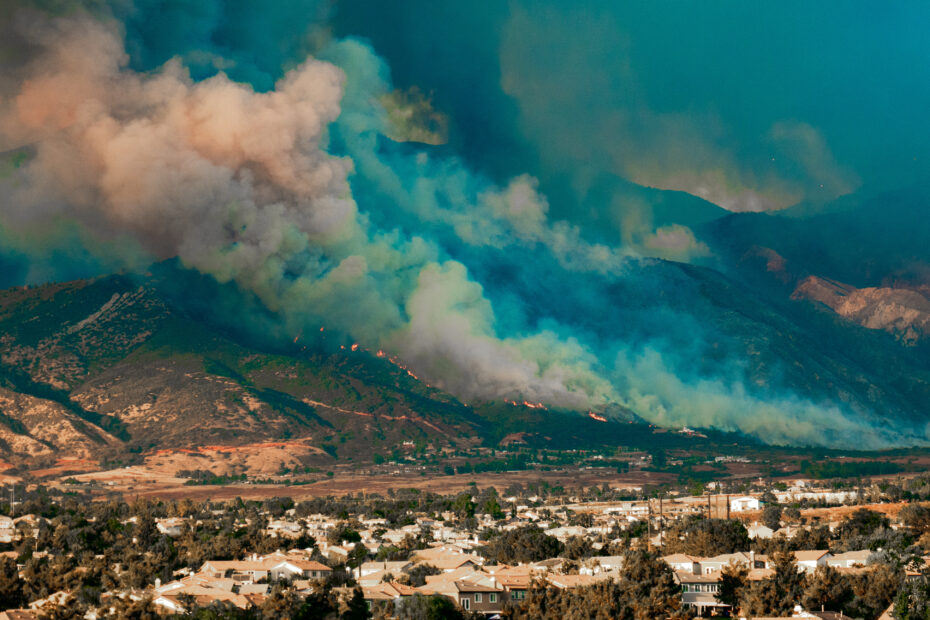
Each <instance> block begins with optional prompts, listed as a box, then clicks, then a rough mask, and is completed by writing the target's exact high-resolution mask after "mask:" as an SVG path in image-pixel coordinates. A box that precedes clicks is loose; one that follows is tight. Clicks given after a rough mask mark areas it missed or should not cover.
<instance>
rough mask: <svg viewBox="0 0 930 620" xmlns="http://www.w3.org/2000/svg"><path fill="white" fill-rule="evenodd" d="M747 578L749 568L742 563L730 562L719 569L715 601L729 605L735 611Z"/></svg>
mask: <svg viewBox="0 0 930 620" xmlns="http://www.w3.org/2000/svg"><path fill="white" fill-rule="evenodd" d="M748 579H749V569H748V568H746V567H745V566H743V565H742V564H737V563H735V562H731V563H729V564H727V565H726V566H724V567H723V570H722V571H720V582H719V584H718V590H717V601H719V602H720V603H723V604H724V605H729V606H730V608H731V609H733V610H734V611H736V609H737V608H738V607H739V602H740V598H742V596H743V591H744V590H745V588H746V583H747V581H748Z"/></svg>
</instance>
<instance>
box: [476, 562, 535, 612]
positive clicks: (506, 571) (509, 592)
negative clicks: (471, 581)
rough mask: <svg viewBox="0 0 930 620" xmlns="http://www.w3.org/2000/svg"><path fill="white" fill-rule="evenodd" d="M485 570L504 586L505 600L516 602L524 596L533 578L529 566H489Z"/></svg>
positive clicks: (520, 600)
mask: <svg viewBox="0 0 930 620" xmlns="http://www.w3.org/2000/svg"><path fill="white" fill-rule="evenodd" d="M491 571H494V572H491ZM487 572H488V573H491V574H492V575H494V578H495V579H497V582H498V583H499V584H501V586H502V587H503V588H504V591H505V592H506V598H507V600H510V601H513V602H514V603H516V604H519V603H520V602H522V601H523V600H524V599H525V598H526V593H527V591H528V590H529V589H530V585H531V584H532V582H533V578H534V572H533V569H532V568H531V567H529V566H505V567H491V568H488V569H487Z"/></svg>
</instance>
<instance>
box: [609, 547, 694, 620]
mask: <svg viewBox="0 0 930 620" xmlns="http://www.w3.org/2000/svg"><path fill="white" fill-rule="evenodd" d="M620 579H621V591H622V593H623V595H624V598H625V600H626V601H628V604H630V605H631V608H632V612H633V613H632V618H633V619H634V620H653V619H654V618H670V617H675V616H677V615H679V614H680V613H681V589H680V588H679V586H678V585H677V584H676V583H675V577H674V575H673V574H672V569H671V568H669V566H668V564H666V563H665V562H663V561H662V560H661V559H659V556H657V555H656V554H654V553H650V552H648V551H644V550H635V551H630V552H629V553H627V554H626V555H625V556H624V560H623V567H622V568H621V569H620Z"/></svg>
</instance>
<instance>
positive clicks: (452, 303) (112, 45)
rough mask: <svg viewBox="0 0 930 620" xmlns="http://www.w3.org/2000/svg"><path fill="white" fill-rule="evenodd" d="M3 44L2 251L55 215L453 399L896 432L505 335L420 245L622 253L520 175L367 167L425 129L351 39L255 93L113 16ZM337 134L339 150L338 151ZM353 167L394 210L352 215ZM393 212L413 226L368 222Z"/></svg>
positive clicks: (591, 257)
mask: <svg viewBox="0 0 930 620" xmlns="http://www.w3.org/2000/svg"><path fill="white" fill-rule="evenodd" d="M15 32H16V36H17V39H18V40H19V41H21V42H23V46H24V47H23V48H22V49H26V50H28V53H24V54H25V55H24V56H23V57H22V62H20V63H18V64H17V67H18V71H17V74H16V76H15V77H11V78H10V79H7V80H5V82H4V85H3V91H2V102H0V140H2V143H0V151H10V152H13V151H17V150H18V149H19V150H22V149H25V150H28V151H29V156H28V159H27V160H25V161H22V162H20V163H18V164H17V165H16V166H14V167H12V168H11V169H10V170H8V171H7V172H6V174H4V175H3V176H2V177H0V191H2V193H3V195H4V196H5V197H6V199H5V201H4V202H3V206H2V208H0V218H2V219H0V226H2V234H0V238H2V239H4V240H5V242H6V243H9V244H16V243H17V240H19V241H18V243H20V245H21V249H23V250H24V251H26V249H27V248H26V247H25V245H28V244H36V245H38V247H40V248H50V247H54V246H56V245H58V244H61V243H62V242H63V238H64V237H62V234H63V233H62V232H61V230H60V229H59V228H57V227H56V226H55V225H52V224H51V223H56V222H64V221H67V222H70V223H73V224H69V226H71V225H73V226H74V227H76V228H75V229H74V230H76V231H77V232H73V234H71V235H70V236H68V239H70V240H73V239H74V238H77V240H78V241H79V242H80V243H81V244H82V245H83V246H84V247H87V248H90V250H89V251H91V252H96V253H98V254H99V255H100V257H101V259H102V260H105V261H106V262H107V264H120V263H122V264H124V265H130V266H131V265H137V264H141V263H142V262H143V261H144V260H145V257H147V256H148V257H152V256H154V257H158V258H165V257H173V256H177V257H179V258H180V260H181V261H182V262H183V263H184V264H185V265H187V266H189V267H191V268H194V269H197V270H199V271H201V272H203V273H206V274H210V275H212V276H213V277H215V278H216V279H217V280H218V281H220V282H235V283H236V284H238V285H239V286H240V287H242V288H243V289H246V290H248V291H252V292H254V293H255V294H256V295H257V296H258V297H259V298H260V299H261V300H262V301H263V302H264V303H265V304H266V305H267V306H268V307H269V308H271V309H272V310H274V311H277V312H279V313H281V314H282V315H283V316H285V317H286V319H287V320H288V321H289V322H290V323H291V324H292V325H293V327H294V330H295V331H297V330H298V329H303V328H306V327H309V326H312V327H316V326H326V327H327V328H332V329H336V330H339V331H341V332H344V333H346V334H348V335H349V336H350V337H351V338H352V339H354V340H355V341H357V342H359V343H361V345H362V346H364V347H368V348H371V349H377V348H384V349H386V350H389V351H390V352H391V353H396V354H397V355H399V356H400V357H401V358H402V359H403V360H404V362H405V363H406V364H408V365H409V366H410V367H411V368H412V369H413V370H414V371H415V372H416V373H417V374H419V375H421V376H422V377H424V378H425V379H427V380H428V381H430V382H431V383H432V384H433V385H436V386H438V387H442V388H445V389H448V390H450V391H451V392H453V393H455V394H457V395H458V396H460V397H462V398H464V399H473V398H486V399H502V398H511V399H518V400H522V399H527V400H530V401H533V402H544V403H547V404H549V405H554V406H561V407H568V408H574V409H586V408H598V407H603V406H605V405H607V404H610V403H620V404H624V405H627V406H629V407H631V408H632V409H633V410H634V411H636V412H637V413H640V414H641V415H643V416H644V417H646V418H648V419H651V420H654V421H657V422H660V423H667V424H675V425H680V424H692V425H693V424H702V425H707V426H716V427H718V428H723V429H727V430H740V431H744V432H747V433H751V434H753V435H756V436H758V437H761V438H763V439H765V440H767V441H771V442H775V443H789V442H795V441H801V442H805V443H815V444H826V445H832V444H836V443H839V442H841V441H848V440H850V439H851V438H857V439H858V440H859V442H858V444H857V445H868V446H871V447H878V446H883V445H889V444H893V443H897V442H900V441H905V439H904V438H902V437H900V436H897V435H895V434H894V433H891V432H886V431H883V430H880V429H877V428H876V427H875V425H873V424H870V423H869V422H868V421H866V420H864V419H862V418H860V417H858V416H855V415H853V414H851V413H848V412H844V411H842V410H840V409H839V408H833V407H830V408H826V409H825V408H823V407H820V406H818V405H816V404H814V403H810V402H807V401H804V400H803V399H780V400H776V401H772V400H770V399H762V398H760V397H756V396H753V395H752V394H750V393H749V392H748V391H747V390H746V388H745V387H744V386H743V384H742V383H741V382H740V381H739V380H738V379H734V380H733V381H720V380H717V381H710V380H707V381H685V380H684V379H682V378H680V377H679V376H678V375H676V373H675V371H674V369H673V368H669V367H667V366H666V365H665V364H666V358H663V356H661V355H660V354H659V353H657V352H654V351H651V350H649V349H643V348H632V347H626V346H625V345H623V344H622V343H611V344H610V346H609V347H607V352H606V354H605V353H603V352H599V351H596V350H594V349H593V347H592V346H591V344H590V343H589V342H587V341H586V340H585V338H584V337H583V336H581V335H580V334H576V333H575V332H573V330H572V329H571V328H570V327H569V326H566V325H560V324H558V323H556V322H554V321H550V322H548V323H546V324H543V325H541V326H537V327H535V328H527V329H524V330H508V332H507V333H502V332H503V331H504V330H503V328H502V327H501V324H502V321H501V320H500V317H499V316H498V315H497V314H496V309H495V307H494V305H493V304H492V302H491V301H490V298H489V296H488V295H487V294H486V292H485V290H484V288H483V287H482V285H481V284H480V283H479V282H478V281H476V280H475V279H474V277H473V276H472V274H471V273H470V272H469V270H468V269H467V268H466V266H465V264H463V262H460V261H457V260H455V259H453V258H452V257H451V256H450V255H449V254H448V253H447V251H446V250H445V249H444V248H443V246H442V244H441V243H440V242H439V241H438V240H437V238H435V237H434V235H438V234H440V233H441V234H452V235H454V237H455V238H456V239H457V240H458V242H459V243H461V244H463V245H464V246H468V247H469V248H477V249H481V248H491V249H494V250H498V251H507V250H509V249H516V248H518V249H530V250H539V249H542V250H544V251H546V252H548V253H549V254H550V255H551V256H552V257H553V258H554V260H555V261H556V262H557V263H558V264H559V265H560V266H561V267H562V268H563V269H566V270H568V271H571V272H576V273H597V274H608V275H611V276H614V277H620V276H622V274H623V272H624V270H625V269H627V267H628V264H629V263H628V261H630V260H631V258H632V257H635V256H637V255H638V251H637V248H632V247H629V246H624V247H613V246H607V245H603V244H596V243H590V242H588V241H586V240H585V239H584V238H583V236H582V234H581V232H580V231H579V230H578V228H577V227H575V226H573V225H572V224H570V223H568V222H558V221H556V222H553V221H551V220H550V219H549V216H548V210H549V209H548V203H547V200H546V198H545V196H543V195H541V194H540V192H539V189H538V184H537V182H536V180H535V179H533V178H532V177H530V176H525V175H524V176H518V177H516V178H514V179H512V180H510V181H509V182H508V183H506V184H504V185H503V186H498V185H495V184H492V183H489V182H488V181H486V180H484V179H482V178H481V177H480V175H476V174H474V173H472V172H471V171H469V170H468V169H467V167H466V166H464V165H463V164H462V163H461V162H459V161H458V160H455V159H449V158H439V157H435V156H432V155H430V154H428V153H426V152H420V153H417V154H415V155H404V156H397V157H398V159H395V158H393V156H386V155H384V154H383V153H382V152H380V151H379V150H378V148H377V143H378V141H379V140H382V139H383V138H384V137H385V136H390V135H395V136H398V135H399V133H402V135H403V136H404V137H406V138H411V137H413V138H416V137H419V138H420V139H425V138H424V136H425V137H426V138H429V140H433V138H435V137H436V134H435V131H434V130H435V127H433V128H432V129H430V128H427V130H426V133H423V132H419V131H417V130H416V128H415V127H412V126H411V125H410V123H413V122H415V119H416V118H418V117H419V118H426V119H427V120H428V121H429V122H430V123H435V122H436V120H435V116H434V115H432V114H430V113H426V112H424V111H423V109H422V107H423V103H422V101H420V100H419V99H414V100H410V99H409V98H405V97H400V96H393V97H392V96H391V93H392V92H393V89H392V87H391V84H390V80H389V78H388V77H387V75H388V74H387V71H386V67H385V66H384V65H383V62H382V61H381V60H380V59H379V58H378V57H377V56H376V55H374V53H373V52H372V51H371V49H370V48H369V47H367V46H366V45H364V44H362V43H360V42H358V41H352V40H347V41H331V42H328V43H327V44H326V45H325V47H324V48H321V50H320V54H319V56H318V57H316V58H315V57H306V58H305V59H304V60H303V61H302V62H300V63H298V64H296V65H295V66H293V68H291V69H290V70H289V71H287V72H286V73H285V74H284V75H283V77H281V78H280V79H279V80H278V81H277V82H276V83H274V84H273V87H272V88H270V89H269V90H267V91H265V92H257V91H256V90H255V89H254V88H253V87H252V86H250V85H248V84H244V83H240V82H234V81H232V80H231V79H230V78H229V77H227V76H226V75H225V74H224V73H222V72H221V73H218V74H215V75H213V76H211V77H208V78H206V79H203V80H200V81H198V80H195V79H193V78H192V77H191V75H190V73H189V70H188V68H187V67H186V65H185V64H184V63H182V61H181V60H180V59H178V58H175V59H172V60H169V61H168V62H167V63H166V64H164V65H162V66H160V67H158V68H157V69H155V70H152V71H145V72H140V71H136V70H133V69H131V68H130V64H129V62H130V58H129V56H128V55H127V53H126V51H125V48H124V40H123V36H122V32H121V26H120V24H119V22H116V21H114V20H111V19H101V18H97V17H91V16H89V15H87V14H86V13H84V12H82V11H76V12H75V13H73V14H69V15H68V16H66V17H56V18H50V17H48V16H43V15H39V14H37V13H32V14H27V15H25V16H22V17H21V18H19V19H18V21H17V22H16V24H15ZM321 58H326V60H323V59H321ZM405 105H412V106H415V107H417V108H418V110H410V111H405V110H404V109H403V106H405ZM398 118H399V119H401V121H402V124H403V127H398V125H397V119H398ZM392 119H393V120H392ZM392 123H393V125H392ZM334 132H338V134H339V138H340V140H341V141H342V142H343V148H344V150H345V154H344V155H334V154H333V152H334V149H332V148H331V142H332V140H333V139H334ZM777 133H778V134H779V135H780V136H781V138H780V139H787V140H795V141H800V142H804V143H807V144H811V145H813V146H812V147H811V148H812V155H811V158H812V162H814V163H816V162H818V161H821V160H823V159H824V158H825V157H826V156H825V155H823V154H822V153H821V155H819V156H818V155H817V145H818V142H817V137H816V135H814V134H812V133H811V132H809V131H807V130H805V129H804V128H798V127H796V126H791V125H785V126H783V127H781V128H780V129H779V130H778V131H777ZM437 140H438V138H437ZM828 163H829V162H828ZM358 176H361V177H364V178H365V179H366V182H367V184H368V185H369V186H371V187H375V188H377V191H378V192H379V194H380V195H381V196H382V197H384V196H386V197H388V198H389V200H388V201H387V202H388V204H389V205H390V208H391V209H395V210H396V211H391V212H390V213H388V214H387V215H388V217H385V214H384V213H383V212H376V211H375V210H374V209H371V210H369V209H366V208H361V207H360V204H359V202H358V201H357V199H356V197H355V196H354V195H353V190H352V180H353V178H355V177H358ZM392 217H393V218H396V219H397V220H398V221H401V220H403V221H412V222H415V223H416V224H417V226H420V227H422V232H416V231H414V232H411V231H410V230H407V229H406V228H405V227H403V226H386V225H384V223H383V222H384V221H385V219H387V220H391V218H392ZM66 236H67V235H66ZM22 240H28V243H26V242H24V241H22ZM644 245H645V246H647V247H650V248H652V249H653V250H655V251H656V252H660V253H665V254H668V255H671V256H677V257H687V256H693V255H700V254H701V253H705V252H706V247H705V246H703V245H702V244H701V243H700V242H699V241H698V240H696V239H695V238H694V236H693V234H692V233H691V231H690V230H688V229H687V228H685V227H681V226H669V227H666V228H662V229H659V230H657V231H654V234H652V235H651V236H647V237H645V241H644ZM40 251H41V250H40ZM907 441H911V439H907Z"/></svg>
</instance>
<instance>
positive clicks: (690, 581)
mask: <svg viewBox="0 0 930 620" xmlns="http://www.w3.org/2000/svg"><path fill="white" fill-rule="evenodd" d="M675 581H676V582H677V583H678V584H679V585H680V586H681V603H682V606H683V607H685V608H686V609H687V608H693V609H694V610H695V612H696V613H697V615H699V616H709V615H716V613H715V610H716V609H717V608H720V609H726V608H728V607H729V606H728V605H724V604H723V603H720V602H718V601H717V592H718V591H719V589H720V571H713V572H710V573H704V574H700V573H699V574H695V573H693V572H691V571H687V570H682V571H675Z"/></svg>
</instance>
